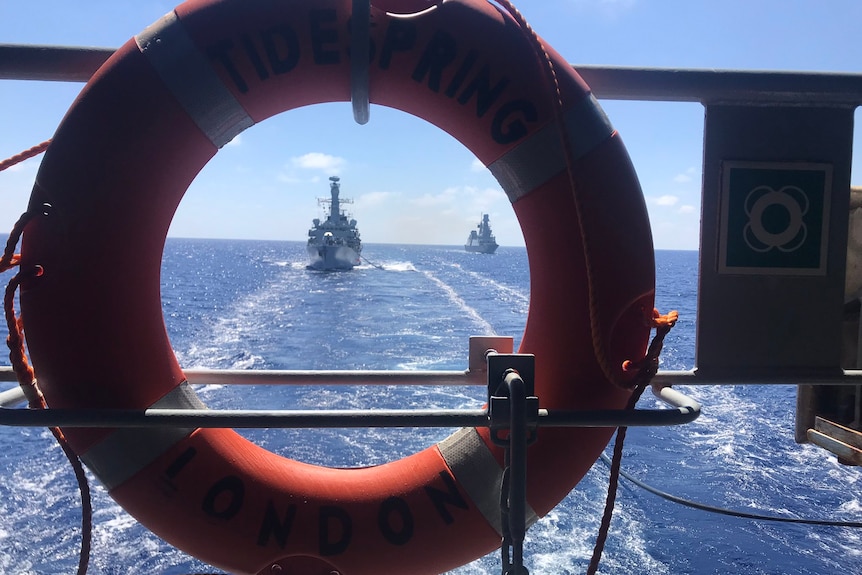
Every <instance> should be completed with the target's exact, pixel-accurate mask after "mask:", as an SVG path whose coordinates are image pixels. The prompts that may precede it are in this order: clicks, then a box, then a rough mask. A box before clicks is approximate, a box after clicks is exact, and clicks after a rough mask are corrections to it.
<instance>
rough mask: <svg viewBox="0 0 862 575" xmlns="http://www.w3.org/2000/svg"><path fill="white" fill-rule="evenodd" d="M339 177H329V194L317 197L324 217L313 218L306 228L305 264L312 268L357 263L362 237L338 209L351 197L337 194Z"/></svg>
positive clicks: (350, 266) (336, 267) (340, 267)
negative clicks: (306, 259) (306, 253)
mask: <svg viewBox="0 0 862 575" xmlns="http://www.w3.org/2000/svg"><path fill="white" fill-rule="evenodd" d="M339 181H340V178H339V177H338V176H332V177H330V178H329V194H330V197H329V198H319V199H318V200H317V203H318V204H319V205H320V206H322V207H323V210H324V214H325V216H326V219H324V220H323V221H321V220H320V218H314V220H313V221H312V227H311V229H309V230H308V245H307V250H308V258H309V263H308V267H309V268H311V269H316V270H349V269H353V266H356V265H359V261H360V257H359V255H360V253H361V252H362V240H361V239H360V237H359V230H358V229H357V228H356V220H354V219H350V218H349V215H348V214H347V213H346V212H344V211H342V209H341V205H342V204H350V203H353V200H351V199H347V198H341V197H339V196H340V192H341V186H340V184H339Z"/></svg>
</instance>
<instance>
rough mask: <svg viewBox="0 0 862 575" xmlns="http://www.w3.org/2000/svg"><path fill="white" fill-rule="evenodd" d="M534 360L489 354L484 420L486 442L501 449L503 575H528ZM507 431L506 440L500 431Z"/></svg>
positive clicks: (535, 407)
mask: <svg viewBox="0 0 862 575" xmlns="http://www.w3.org/2000/svg"><path fill="white" fill-rule="evenodd" d="M535 364H536V362H535V357H534V356H533V355H527V354H497V353H491V354H488V416H489V420H490V427H491V440H492V441H493V442H494V443H495V444H496V445H500V446H502V447H504V448H505V461H504V463H505V468H504V470H503V482H502V486H501V489H500V516H501V517H500V519H501V521H500V524H501V525H502V528H503V541H502V543H501V545H500V555H501V562H502V573H503V575H529V571H528V570H527V568H526V567H524V538H525V536H526V533H527V520H526V506H527V446H528V445H529V444H530V443H533V442H534V441H535V440H536V428H537V427H538V423H539V398H538V397H536V396H535V395H533V394H534V388H535V385H534V380H535V377H534V376H535ZM504 430H507V431H508V436H507V437H505V438H504V437H502V435H501V433H502V432H503V431H504Z"/></svg>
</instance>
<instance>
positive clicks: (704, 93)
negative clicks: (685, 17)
mask: <svg viewBox="0 0 862 575" xmlns="http://www.w3.org/2000/svg"><path fill="white" fill-rule="evenodd" d="M113 53H114V49H113V48H98V47H84V46H80V47H77V46H49V45H38V44H0V80H37V81H38V80H40V81H56V82H86V81H87V80H89V79H90V77H91V76H92V75H93V74H94V73H95V72H96V70H98V69H99V67H100V66H101V65H102V64H103V63H104V62H105V60H107V59H108V58H109V57H110V56H111V54H113ZM572 66H573V67H574V68H575V70H576V71H577V72H578V73H579V74H580V75H581V76H582V77H583V78H584V80H585V81H586V82H587V84H589V85H590V87H591V89H592V90H593V92H594V93H595V94H596V97H598V98H606V99H610V100H646V101H664V102H701V103H710V104H715V103H721V102H725V101H726V102H735V103H738V102H748V103H751V102H772V103H775V102H778V103H786V104H797V103H810V102H817V103H818V104H822V105H824V106H829V105H837V106H860V105H862V74H856V73H841V72H790V71H777V70H763V71H753V70H716V69H681V68H680V69H678V68H639V67H624V66H584V65H580V64H572Z"/></svg>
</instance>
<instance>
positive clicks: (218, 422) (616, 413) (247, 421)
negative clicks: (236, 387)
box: [0, 384, 701, 429]
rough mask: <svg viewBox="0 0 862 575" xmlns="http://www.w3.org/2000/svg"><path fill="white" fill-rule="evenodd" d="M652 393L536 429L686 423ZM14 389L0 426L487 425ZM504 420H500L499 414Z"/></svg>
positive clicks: (477, 418)
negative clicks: (79, 401) (58, 398)
mask: <svg viewBox="0 0 862 575" xmlns="http://www.w3.org/2000/svg"><path fill="white" fill-rule="evenodd" d="M652 390H653V393H654V394H655V395H656V397H658V398H659V399H661V400H662V401H664V402H665V403H666V404H668V405H670V406H671V408H672V409H636V410H617V409H602V410H553V409H539V417H538V425H539V426H540V427H543V426H544V427H621V426H628V427H656V426H664V425H682V424H685V423H690V422H692V421H694V420H695V419H697V418H698V417H699V416H700V411H701V407H700V404H699V403H698V402H697V401H695V400H693V399H691V398H689V397H688V396H686V395H684V394H682V393H680V392H679V391H677V390H672V389H670V388H668V387H667V386H663V385H660V384H655V385H653V388H652ZM22 401H24V394H23V392H21V391H20V390H19V389H18V388H14V389H10V390H7V391H5V392H2V393H0V406H2V407H0V425H6V426H11V427H205V428H210V427H235V428H247V429H258V428H269V427H281V428H307V427H314V428H358V427H489V426H490V417H489V413H488V409H487V408H485V409H371V410H368V409H337V410H333V409H313V410H308V409H305V410H287V409H282V410H278V409H268V410H249V409H156V408H152V409H14V408H11V407H7V406H11V405H16V404H18V403H21V402H22ZM504 419H505V418H504Z"/></svg>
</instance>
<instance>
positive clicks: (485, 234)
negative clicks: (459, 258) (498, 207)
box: [464, 214, 497, 254]
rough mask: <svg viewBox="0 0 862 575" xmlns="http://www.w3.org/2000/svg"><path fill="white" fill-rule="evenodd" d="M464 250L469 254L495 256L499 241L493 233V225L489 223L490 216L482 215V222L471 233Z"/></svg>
mask: <svg viewBox="0 0 862 575" xmlns="http://www.w3.org/2000/svg"><path fill="white" fill-rule="evenodd" d="M477 230H478V231H477ZM464 249H465V250H467V251H468V252H478V253H482V254H493V253H494V252H495V251H497V240H496V238H494V233H493V232H492V231H491V224H489V223H488V214H482V221H481V222H479V225H478V226H476V229H475V230H473V231H471V232H470V236H469V237H468V238H467V243H466V244H464Z"/></svg>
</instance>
